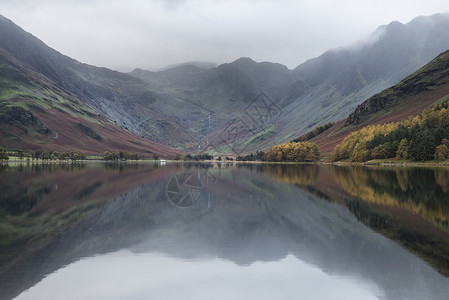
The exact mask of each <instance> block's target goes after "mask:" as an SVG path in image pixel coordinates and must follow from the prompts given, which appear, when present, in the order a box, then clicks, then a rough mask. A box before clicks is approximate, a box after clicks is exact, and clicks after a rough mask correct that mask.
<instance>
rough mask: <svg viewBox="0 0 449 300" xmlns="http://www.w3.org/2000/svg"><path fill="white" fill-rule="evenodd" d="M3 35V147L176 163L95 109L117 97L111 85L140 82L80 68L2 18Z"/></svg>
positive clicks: (0, 120)
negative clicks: (154, 158) (113, 154)
mask: <svg viewBox="0 0 449 300" xmlns="http://www.w3.org/2000/svg"><path fill="white" fill-rule="evenodd" d="M0 31H1V33H2V34H1V35H0V70H1V72H0V124H1V127H0V144H1V145H2V146H7V147H8V148H11V149H40V148H44V149H47V150H56V151H69V150H82V151H86V152H88V153H92V154H102V153H103V152H104V151H106V150H114V151H117V150H124V151H130V152H134V153H139V154H146V155H147V156H150V154H152V153H158V154H160V155H163V156H168V157H172V156H175V155H176V153H179V152H177V151H175V150H173V149H170V148H168V147H166V146H162V145H159V144H156V143H154V142H150V141H148V140H145V139H143V138H141V137H139V136H136V135H135V134H133V133H131V132H129V131H127V130H125V129H123V128H120V127H119V126H117V125H116V124H114V123H113V122H112V121H111V120H110V118H108V117H109V114H111V113H114V111H113V110H112V111H108V112H107V113H104V111H106V110H100V109H96V108H98V107H99V106H101V105H102V103H98V102H95V99H98V98H100V99H101V98H102V97H108V95H113V93H114V90H113V89H111V88H108V87H107V86H106V83H108V84H112V83H113V80H114V79H117V80H116V81H117V82H121V83H122V85H123V87H125V84H124V83H125V82H126V81H127V83H128V84H129V86H130V87H131V84H132V83H136V84H139V81H138V80H137V79H135V78H134V77H131V76H128V75H126V74H121V73H119V72H114V71H110V70H107V69H101V68H95V67H92V66H88V65H84V64H81V63H79V62H77V61H75V60H73V59H71V58H69V57H66V56H64V55H62V54H60V53H59V52H57V51H55V50H53V49H51V48H49V47H47V46H46V45H45V44H44V43H42V42H41V41H39V40H38V39H36V38H34V37H33V36H32V35H30V34H28V33H26V32H25V31H23V30H21V29H20V28H19V27H17V26H16V25H14V24H13V23H12V22H11V21H9V20H8V19H6V18H4V17H1V16H0ZM106 80H109V82H107V81H106ZM142 85H143V84H142ZM130 87H128V88H127V89H128V90H129V89H130ZM95 95H96V96H95ZM117 108H118V105H117V106H116V109H117ZM118 113H119V112H117V114H118ZM123 115H125V116H126V113H123ZM125 126H126V125H125ZM125 126H122V127H125Z"/></svg>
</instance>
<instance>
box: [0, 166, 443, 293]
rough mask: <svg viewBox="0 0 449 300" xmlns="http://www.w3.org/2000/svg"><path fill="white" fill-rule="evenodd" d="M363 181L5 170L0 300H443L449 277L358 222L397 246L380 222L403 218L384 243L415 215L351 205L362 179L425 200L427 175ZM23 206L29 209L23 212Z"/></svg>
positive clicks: (95, 169)
mask: <svg viewBox="0 0 449 300" xmlns="http://www.w3.org/2000/svg"><path fill="white" fill-rule="evenodd" d="M348 170H349V171H348ZM351 170H353V172H356V174H357V175H356V176H353V175H352V174H351ZM362 170H363V169H362ZM392 170H393V174H395V176H396V169H392ZM357 172H358V173H357ZM365 172H368V173H369V174H370V175H366V174H363V171H360V170H359V169H357V168H355V169H352V168H337V167H322V166H321V167H319V166H315V165H257V164H250V165H244V164H238V165H232V164H215V165H212V164H170V163H169V164H167V165H164V166H158V167H157V168H156V167H154V166H153V165H135V166H131V165H130V166H122V167H121V166H120V164H117V165H116V168H114V166H113V165H98V166H91V165H86V166H85V167H83V168H82V169H79V170H76V171H75V170H64V169H54V170H51V171H50V170H48V171H40V172H35V170H29V169H28V170H27V169H26V168H25V169H22V170H21V171H20V172H19V171H18V170H17V169H15V168H8V170H6V171H4V172H3V173H0V180H1V181H0V184H1V185H2V188H3V187H4V186H5V187H8V194H3V193H2V195H1V196H0V202H1V203H2V204H1V206H0V207H1V216H3V218H2V219H0V222H1V223H0V243H1V248H0V249H1V250H0V251H1V253H0V254H1V255H0V258H1V260H0V291H1V292H0V296H3V297H4V298H12V297H14V296H16V295H19V294H20V296H19V299H39V297H40V295H44V296H42V297H45V299H49V298H48V297H49V295H54V298H53V299H59V298H73V299H84V298H96V299H111V298H114V297H116V298H117V299H123V298H126V299H146V298H151V297H150V295H152V296H153V298H164V299H169V298H170V297H172V298H178V299H179V298H183V299H186V298H189V296H190V297H191V298H209V299H210V298H233V299H234V298H242V299H247V298H248V297H252V296H253V297H257V298H263V297H266V298H271V299H273V298H282V297H283V298H287V299H291V298H293V299H297V298H308V299H323V298H324V299H326V298H329V297H332V296H333V297H334V298H335V297H336V298H344V299H351V298H353V299H370V298H373V299H376V298H381V299H446V297H447V293H448V292H449V279H448V278H446V277H444V276H442V275H441V274H439V273H438V272H436V271H435V270H434V269H432V268H431V267H430V266H429V265H427V264H426V263H425V262H423V261H422V260H421V259H419V258H418V257H416V256H415V255H413V254H411V253H409V252H407V251H406V250H405V249H404V248H402V247H401V246H399V245H398V244H397V243H395V242H393V241H391V240H389V239H387V238H385V237H384V236H382V235H380V234H378V233H375V232H373V231H372V230H370V229H368V228H367V227H366V226H365V225H364V224H362V223H361V222H360V221H359V220H361V221H362V222H363V223H365V224H366V225H368V226H370V227H372V228H374V229H376V230H377V231H379V232H381V233H382V234H384V235H386V236H387V237H388V236H389V235H388V234H387V233H388V232H387V233H386V232H384V231H382V230H378V227H376V226H375V224H383V223H384V222H383V221H382V220H383V219H382V218H383V217H384V214H383V211H382V209H383V208H388V207H393V208H394V210H392V211H388V216H387V217H388V218H387V219H386V220H387V221H388V222H387V223H388V224H393V225H394V226H395V227H393V228H391V227H388V226H384V230H385V231H388V230H390V229H391V230H392V231H397V230H398V229H399V230H401V229H402V228H403V227H410V226H408V225H409V224H408V223H406V222H407V221H409V220H408V219H407V218H402V210H405V209H404V208H402V207H401V206H398V205H396V206H388V205H390V204H388V203H386V202H382V204H381V205H380V206H379V207H380V208H379V207H378V206H376V207H371V206H370V205H378V204H377V202H369V200H366V201H364V200H360V199H359V198H362V197H361V195H363V192H361V193H360V196H359V195H357V194H352V193H351V189H350V188H353V187H352V185H351V184H350V183H348V181H350V180H351V178H354V179H353V180H359V181H357V184H364V185H367V186H369V187H370V188H371V189H372V190H375V191H378V190H379V189H380V190H381V191H382V193H384V194H385V195H390V194H388V191H389V192H390V193H391V194H394V193H393V186H397V188H398V189H399V190H400V191H402V192H406V191H407V190H409V189H414V188H415V187H414V186H413V182H412V181H411V180H412V179H411V178H412V177H413V176H415V175H416V174H410V173H407V172H404V170H403V169H401V170H400V172H399V173H400V176H399V177H400V178H401V183H399V182H398V181H396V185H394V184H393V185H392V183H391V181H392V179H391V178H390V177H388V176H392V175H391V174H390V173H388V172H387V173H386V174H384V175H385V176H387V178H388V179H389V180H386V181H384V180H383V179H382V174H375V173H376V172H375V171H373V170H366V169H365ZM382 172H383V171H382ZM399 173H398V174H399ZM431 173H432V176H434V177H432V178H433V179H434V182H435V183H434V185H437V186H438V187H439V188H440V191H442V192H444V191H443V187H442V185H441V184H439V183H437V179H436V178H437V175H436V174H437V172H434V171H433V170H432V172H431ZM426 174H427V173H426ZM428 174H430V173H428ZM433 174H435V175H433ZM438 176H440V177H443V178H444V176H446V175H444V174H440V175H438ZM399 177H397V178H399ZM360 178H365V179H366V181H363V180H360ZM395 178H396V177H395ZM273 179H275V180H273ZM339 181H342V183H341V184H338V182H339ZM357 184H354V185H357ZM428 186H430V185H428ZM47 187H50V189H47ZM304 187H307V188H306V189H304ZM192 188H193V189H194V190H196V191H199V192H200V195H201V196H197V194H195V193H194V192H192V190H191V189H192ZM360 188H362V189H364V190H363V191H368V190H366V189H367V188H366V187H360ZM382 189H385V190H382ZM310 190H314V191H317V193H315V194H319V195H326V199H327V201H323V200H320V199H319V198H317V197H315V196H313V195H311V194H310V193H309V192H307V191H310ZM38 191H40V192H38ZM348 193H351V196H349V195H348V196H347V197H346V196H345V194H346V195H347V194H348ZM397 193H399V192H397ZM373 194H374V195H375V194H376V192H371V194H369V195H373ZM421 194H425V192H421ZM19 195H22V196H21V197H22V198H21V199H22V200H20V201H19V200H12V199H16V196H19ZM336 195H337V196H338V198H336V197H335V196H336ZM435 195H436V194H435ZM33 197H34V198H33ZM183 197H184V198H183ZM188 197H190V201H191V202H190V203H189V202H188V200H189V198H188ZM342 197H343V199H344V200H341V199H342ZM373 197H374V196H373ZM389 197H391V198H394V197H393V196H389ZM31 198H33V199H34V200H33V201H30V199H31ZM404 199H406V198H404ZM329 200H335V201H336V202H337V203H332V202H331V201H329ZM22 201H23V203H27V204H26V205H23V206H22V207H21V206H20V205H19V203H22ZM404 201H405V200H404ZM411 201H412V202H413V201H414V202H416V201H418V200H411ZM426 201H427V202H426V204H425V205H424V204H423V205H422V207H425V208H426V209H428V210H429V211H435V212H436V211H439V210H438V209H437V208H438V207H441V208H443V211H444V207H445V206H444V205H443V204H437V202H438V201H437V200H434V202H435V203H434V204H429V203H431V202H432V201H430V200H426ZM3 202H4V203H8V202H14V203H16V202H17V203H16V205H12V206H11V205H10V204H5V205H4V204H3ZM186 203H188V204H189V205H185V204H186ZM338 203H339V204H338ZM371 203H372V204H371ZM398 203H402V202H400V201H399V202H398ZM174 204H177V205H174ZM190 204H192V205H190ZM341 204H344V205H341ZM438 205H440V206H438ZM11 207H14V209H11ZM348 208H349V210H348ZM398 209H400V210H399V213H398V214H397V215H396V214H391V212H393V213H397V212H398ZM354 215H355V216H356V217H357V218H356V217H354ZM409 215H410V214H409ZM368 216H369V217H368ZM375 216H377V217H375ZM438 216H439V217H440V218H443V217H444V215H441V214H440V215H438ZM446 216H447V215H446ZM417 217H419V218H421V219H423V218H422V217H420V216H417ZM376 218H377V221H374V220H375V219H376ZM368 219H369V220H371V221H369V222H366V220H368ZM411 220H412V221H413V222H414V223H417V222H415V221H416V218H412V219H411ZM423 220H425V219H423ZM418 223H419V222H418ZM421 223H422V222H421ZM422 224H423V226H424V225H425V226H424V227H425V230H424V231H419V230H420V229H419V228H418V225H419V224H418V225H415V227H413V228H412V229H410V230H412V231H408V232H407V233H408V234H409V235H410V234H411V235H412V236H416V235H414V234H416V232H418V233H419V234H422V233H423V232H424V233H426V234H427V235H426V237H431V239H432V242H439V243H440V245H443V244H444V243H446V244H447V242H448V237H447V230H446V228H445V227H444V225H442V224H440V223H430V222H428V223H426V224H427V225H426V224H424V223H422ZM429 224H431V226H432V227H431V228H430V229H429ZM401 226H402V227H401ZM426 226H427V227H426ZM401 238H402V240H403V241H406V240H410V237H409V236H408V235H407V236H403V237H401ZM394 239H395V240H401V239H400V238H394ZM420 243H421V244H422V245H424V244H425V243H426V241H424V240H423V241H420ZM427 247H433V245H431V246H427ZM422 248H425V247H422ZM439 249H442V248H441V247H440V248H439ZM446 253H447V252H446ZM441 254H442V253H441V252H440V253H436V255H437V256H438V257H440V256H441ZM426 257H427V258H428V257H429V255H428V256H426ZM437 260H441V259H440V258H438V259H437ZM427 261H429V259H427ZM437 269H438V270H439V271H440V272H442V270H441V269H440V268H437ZM442 273H444V272H442ZM50 291H51V292H50ZM273 293H275V295H274V294H273Z"/></svg>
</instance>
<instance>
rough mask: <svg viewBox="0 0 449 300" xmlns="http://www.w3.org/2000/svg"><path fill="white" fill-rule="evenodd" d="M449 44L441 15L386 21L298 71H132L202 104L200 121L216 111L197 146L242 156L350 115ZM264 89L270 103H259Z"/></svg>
mask: <svg viewBox="0 0 449 300" xmlns="http://www.w3.org/2000/svg"><path fill="white" fill-rule="evenodd" d="M447 49H449V14H437V15H433V16H430V17H418V18H416V19H414V20H412V21H411V22H409V23H407V24H401V23H399V22H392V23H390V24H389V25H386V26H381V27H379V28H378V29H377V30H376V32H374V33H373V34H372V36H370V37H369V39H367V40H366V41H362V42H360V43H357V44H355V45H352V46H349V47H345V48H339V49H332V50H329V51H327V52H325V53H324V54H323V55H321V56H319V57H317V58H314V59H311V60H309V61H307V62H305V63H303V64H301V65H299V66H298V67H296V68H295V69H293V70H288V69H287V68H286V67H285V66H282V65H279V64H273V63H268V62H262V63H256V62H254V61H252V60H251V59H249V58H240V59H238V60H237V61H235V62H232V63H230V64H224V65H221V66H218V67H217V68H212V69H208V70H201V69H199V68H194V67H193V66H184V67H178V68H172V69H170V70H166V71H163V72H147V71H142V70H135V71H133V72H131V73H130V74H131V75H134V76H136V77H138V78H141V79H142V80H144V81H146V82H147V83H148V84H149V85H150V86H151V88H152V89H153V90H155V91H157V92H160V93H163V94H170V93H171V94H172V95H175V96H176V97H177V98H179V99H183V101H185V102H186V103H195V104H196V105H198V106H199V107H202V108H205V109H206V112H204V113H205V114H203V116H202V118H203V120H206V119H207V114H208V112H209V113H210V114H212V119H213V122H212V123H213V125H212V128H208V130H203V131H201V130H199V131H198V130H197V132H199V136H198V139H199V141H200V143H199V144H198V146H200V149H203V148H207V147H208V143H209V146H210V147H211V148H218V152H234V153H242V152H250V151H254V150H264V149H267V148H269V147H270V146H271V145H272V144H274V143H281V142H285V141H287V140H291V139H292V138H295V137H297V136H298V135H300V134H302V133H305V132H307V131H308V130H310V129H312V128H313V127H314V126H317V125H321V124H324V123H327V122H331V121H338V120H339V119H342V118H344V117H346V116H347V115H348V114H349V113H350V112H352V111H353V110H354V109H355V108H356V107H357V105H358V104H360V103H361V102H363V101H364V100H365V99H367V98H369V97H371V96H372V95H374V94H376V93H378V92H380V91H382V90H384V89H385V88H388V87H390V86H392V85H394V84H396V83H397V82H399V81H400V80H401V79H403V78H404V77H405V76H407V75H409V74H411V73H412V72H414V71H416V70H417V69H419V68H420V67H422V66H423V65H424V64H426V63H427V62H429V61H430V60H431V59H433V58H434V57H435V56H437V55H438V54H439V53H441V52H442V51H445V50H447ZM261 94H263V95H265V100H262V101H258V96H260V95H261ZM267 99H268V100H267ZM252 104H254V105H252ZM207 111H208V112H207ZM272 112H275V114H271V113H272ZM254 115H256V117H254ZM223 136H225V138H223ZM228 136H232V138H228V139H227V138H226V137H228ZM220 146H221V147H220Z"/></svg>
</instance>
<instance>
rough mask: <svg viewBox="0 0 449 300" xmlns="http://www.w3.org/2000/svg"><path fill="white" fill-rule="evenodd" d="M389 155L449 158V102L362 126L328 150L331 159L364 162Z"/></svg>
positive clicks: (414, 159) (412, 158)
mask: <svg viewBox="0 0 449 300" xmlns="http://www.w3.org/2000/svg"><path fill="white" fill-rule="evenodd" d="M388 158H396V159H401V160H406V159H407V160H412V161H429V160H436V161H444V160H447V159H449V109H448V103H447V102H446V103H443V104H440V105H437V106H435V107H433V108H429V109H426V110H425V111H423V112H422V113H421V114H419V115H417V116H414V117H410V118H408V119H406V120H402V121H400V122H394V123H387V124H382V125H371V126H367V127H364V128H362V129H360V130H358V131H356V132H353V133H351V134H350V135H349V136H347V137H346V138H345V139H344V140H343V141H342V142H341V143H340V144H338V145H337V146H336V147H335V148H334V150H333V152H332V154H331V159H332V160H333V161H339V160H349V161H353V162H363V161H367V160H370V159H388Z"/></svg>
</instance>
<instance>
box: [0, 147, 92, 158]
mask: <svg viewBox="0 0 449 300" xmlns="http://www.w3.org/2000/svg"><path fill="white" fill-rule="evenodd" d="M13 155H15V156H16V157H17V158H18V159H19V160H23V159H27V160H39V159H41V160H43V161H50V160H71V161H77V160H85V159H86V158H87V156H86V153H84V152H82V151H69V152H58V151H49V150H42V149H39V150H35V151H32V150H31V151H23V150H17V151H14V152H13ZM0 157H3V158H0V160H8V159H9V155H8V153H7V152H6V151H5V150H4V149H2V148H0Z"/></svg>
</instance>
